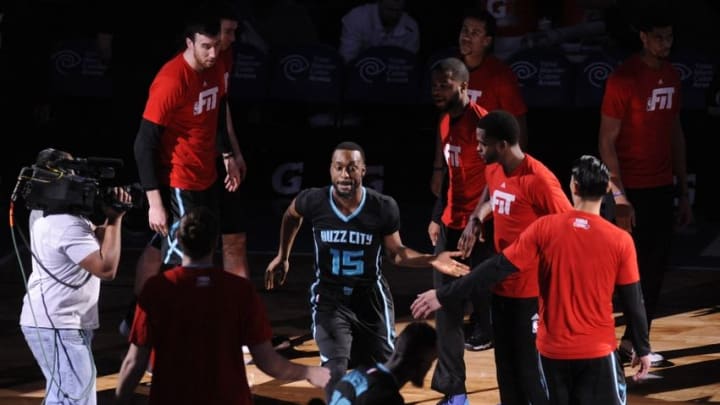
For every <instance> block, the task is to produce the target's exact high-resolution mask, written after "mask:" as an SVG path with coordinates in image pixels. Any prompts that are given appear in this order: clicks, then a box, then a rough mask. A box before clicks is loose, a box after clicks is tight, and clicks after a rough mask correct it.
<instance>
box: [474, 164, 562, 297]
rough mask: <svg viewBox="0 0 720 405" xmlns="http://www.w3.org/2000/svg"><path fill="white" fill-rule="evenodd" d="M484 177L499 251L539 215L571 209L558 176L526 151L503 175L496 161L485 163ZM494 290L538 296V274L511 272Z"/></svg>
mask: <svg viewBox="0 0 720 405" xmlns="http://www.w3.org/2000/svg"><path fill="white" fill-rule="evenodd" d="M485 180H486V181H487V184H488V193H489V194H488V196H489V198H490V201H491V203H492V207H493V231H494V233H495V249H496V251H498V252H500V251H502V250H503V249H505V248H506V247H507V246H508V245H510V244H511V243H512V242H514V241H515V240H516V239H517V238H518V236H519V235H520V233H521V232H522V231H523V230H525V228H527V227H528V226H529V225H530V224H531V223H533V222H534V221H535V220H536V219H538V218H540V217H541V216H544V215H548V214H555V213H558V212H565V211H569V210H571V209H572V204H570V201H569V200H568V198H567V196H566V195H565V192H564V191H563V189H562V186H561V185H560V182H559V181H558V179H557V177H555V175H554V174H553V173H552V171H550V169H548V168H547V167H546V166H545V165H543V164H542V163H541V162H540V161H538V160H537V159H535V158H533V157H532V156H530V155H528V154H527V153H526V154H525V159H523V161H522V163H520V165H519V166H518V167H516V168H515V170H514V171H513V172H512V173H510V174H509V175H505V171H504V170H503V167H502V166H501V165H500V164H499V163H493V164H490V165H488V166H487V168H486V169H485ZM493 292H494V293H495V294H497V295H502V296H504V297H512V298H529V297H537V296H538V285H537V277H536V276H535V274H534V273H532V272H518V273H514V274H512V275H511V276H509V277H507V278H506V279H504V280H503V281H502V282H500V283H497V284H496V285H495V287H494V288H493Z"/></svg>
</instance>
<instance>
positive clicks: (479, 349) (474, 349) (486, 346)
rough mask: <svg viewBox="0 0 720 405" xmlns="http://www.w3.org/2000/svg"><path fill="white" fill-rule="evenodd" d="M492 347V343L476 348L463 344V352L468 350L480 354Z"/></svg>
mask: <svg viewBox="0 0 720 405" xmlns="http://www.w3.org/2000/svg"><path fill="white" fill-rule="evenodd" d="M492 347H493V344H492V343H485V344H482V345H477V346H475V345H471V344H468V343H465V350H469V351H471V352H480V351H483V350H488V349H492Z"/></svg>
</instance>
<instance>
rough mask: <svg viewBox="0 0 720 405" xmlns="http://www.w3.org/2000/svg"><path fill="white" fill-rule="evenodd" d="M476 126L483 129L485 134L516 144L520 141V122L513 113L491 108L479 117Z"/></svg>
mask: <svg viewBox="0 0 720 405" xmlns="http://www.w3.org/2000/svg"><path fill="white" fill-rule="evenodd" d="M477 127H478V128H480V129H483V130H485V136H486V137H488V138H492V139H496V140H498V141H505V142H507V143H508V144H510V145H516V144H517V143H518V142H519V141H520V124H519V123H518V121H517V118H515V116H514V115H512V114H510V113H509V112H507V111H505V110H493V111H490V112H489V113H488V114H487V115H486V116H484V117H482V118H480V120H479V121H478V123H477Z"/></svg>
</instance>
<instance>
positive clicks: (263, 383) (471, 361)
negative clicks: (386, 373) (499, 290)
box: [0, 256, 720, 405]
mask: <svg viewBox="0 0 720 405" xmlns="http://www.w3.org/2000/svg"><path fill="white" fill-rule="evenodd" d="M127 260H130V261H131V262H132V260H133V259H132V258H130V259H127ZM308 260H309V258H299V259H296V263H295V264H294V265H293V268H292V269H291V272H290V274H289V278H288V282H287V283H286V285H285V286H283V287H282V288H281V289H280V290H277V291H273V292H264V291H263V292H262V295H263V298H264V300H265V303H266V305H267V308H268V311H269V314H270V317H271V321H272V323H273V328H274V331H275V333H278V334H285V335H288V336H290V337H291V338H292V339H291V341H292V343H293V346H292V347H291V348H290V349H288V350H286V351H283V354H285V355H286V356H287V357H289V358H292V359H293V361H297V362H301V363H304V364H313V365H314V364H318V363H319V357H318V352H317V347H316V346H315V344H314V341H313V340H312V339H311V337H310V336H309V334H308V333H309V322H310V318H309V316H308V305H307V300H306V298H307V287H308V286H309V283H310V280H311V278H312V270H311V267H310V266H309V262H308ZM255 261H257V263H255V264H254V266H253V269H254V270H253V281H255V282H256V284H257V286H258V290H259V291H262V271H261V270H260V271H259V270H258V269H264V266H265V264H266V263H267V261H269V257H268V256H263V257H259V258H255V259H253V262H255ZM386 275H387V277H388V280H389V282H390V285H391V288H392V290H393V294H394V296H395V306H396V313H397V328H398V332H399V331H400V330H401V329H402V328H404V326H405V325H406V324H407V323H408V322H409V321H411V319H410V316H409V306H410V302H412V300H413V298H414V296H415V294H417V293H418V292H421V291H424V290H426V289H428V288H431V278H432V276H431V274H430V270H429V269H427V270H425V269H423V270H412V269H392V270H389V271H387V272H386ZM131 285H132V271H125V272H124V273H121V275H120V276H119V277H118V279H116V280H115V281H113V282H111V283H107V284H105V285H103V290H102V293H101V322H102V326H101V329H100V330H98V333H97V335H96V338H95V341H94V344H93V345H94V346H93V351H94V353H95V359H96V364H97V368H98V384H97V386H98V403H99V404H111V403H112V402H113V401H112V393H113V391H114V389H115V386H116V382H117V371H118V370H119V366H120V361H121V359H122V357H123V355H124V351H125V350H126V347H127V345H126V344H125V342H124V339H123V338H122V337H121V336H120V335H119V334H118V332H117V325H118V322H119V319H120V318H121V317H122V315H123V314H124V311H125V308H126V307H127V302H128V298H127V297H128V293H129V292H128V291H130V289H131ZM718 291H720V271H717V270H689V269H685V270H675V271H672V272H670V273H668V276H667V279H666V284H665V288H664V290H663V296H662V299H661V305H662V308H661V314H660V317H659V318H657V319H656V320H655V322H654V323H653V328H652V329H653V330H652V336H651V343H652V345H653V350H654V351H657V352H661V353H662V354H663V355H664V356H665V357H666V359H667V361H666V364H664V365H663V366H661V367H657V368H653V369H652V370H651V372H652V378H650V379H648V380H647V381H644V382H643V383H641V384H632V383H631V384H629V388H628V392H629V401H628V403H629V404H633V405H646V404H690V403H692V404H697V403H720V298H718V297H719V296H720V294H718ZM0 292H2V293H3V295H4V296H5V297H9V299H12V302H14V303H18V306H17V308H15V307H13V308H12V309H10V311H15V310H17V311H16V312H18V313H19V305H20V304H19V302H20V299H21V297H22V293H23V291H22V290H19V289H17V288H9V287H8V283H4V284H3V286H0ZM3 301H5V302H8V301H6V300H5V299H4V300H3ZM6 315H7V314H6ZM5 320H7V317H6V318H5ZM621 323H622V319H621V318H619V325H620V326H618V328H617V333H618V336H619V335H620V334H621V333H622V330H623V326H622V325H621ZM6 324H7V326H8V327H7V328H5V331H4V332H3V334H2V335H0V351H1V352H2V353H3V354H2V361H0V404H4V405H19V404H40V403H41V402H42V396H43V384H44V383H43V380H42V375H41V374H40V371H39V369H38V368H37V365H35V364H34V360H33V359H32V356H31V355H30V352H29V350H28V349H27V346H26V345H25V342H24V340H23V338H22V336H21V335H20V334H19V329H17V327H16V326H15V325H13V324H11V323H10V322H7V323H6ZM248 360H250V358H249V357H248ZM465 361H466V365H467V374H468V379H467V388H468V393H469V397H470V403H471V404H474V405H475V404H490V405H495V404H498V403H499V397H498V390H497V383H496V380H495V371H494V361H493V351H492V349H491V350H486V351H482V352H468V351H466V352H465ZM431 373H432V371H431ZM431 373H429V374H428V376H427V378H426V382H425V386H424V388H415V387H412V386H410V385H409V384H408V385H406V386H405V387H404V388H403V390H402V394H403V395H404V397H405V400H406V402H407V403H411V404H435V403H437V401H438V400H440V398H441V395H440V394H439V393H437V392H435V391H433V390H431V389H430V388H429V385H430V382H429V381H430V375H431ZM626 373H627V375H631V374H632V373H633V371H632V370H630V369H629V368H626ZM248 376H249V380H250V383H251V384H252V390H253V393H254V395H255V401H256V403H257V404H307V402H308V401H309V400H310V399H312V398H316V397H317V398H322V396H323V393H322V391H321V390H319V389H316V388H313V387H312V386H310V385H309V384H308V383H306V382H304V381H301V382H285V381H276V380H274V379H271V378H269V377H268V376H266V375H265V374H263V373H262V372H261V371H259V370H258V369H257V368H256V367H255V366H254V365H253V364H249V365H248ZM148 381H149V376H147V375H146V377H145V378H144V380H143V382H144V384H142V385H141V386H140V387H138V389H137V395H136V403H138V404H143V403H146V401H147V393H148V392H149V388H148V386H147V384H146V383H147V382H148Z"/></svg>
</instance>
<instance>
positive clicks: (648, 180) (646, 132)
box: [602, 55, 680, 188]
mask: <svg viewBox="0 0 720 405" xmlns="http://www.w3.org/2000/svg"><path fill="white" fill-rule="evenodd" d="M679 111H680V75H679V74H678V72H677V71H676V70H675V68H673V67H672V65H671V64H670V63H668V62H664V63H663V64H662V67H661V68H660V69H659V70H655V69H651V68H650V67H648V66H647V65H646V64H645V63H644V62H643V61H642V60H641V59H640V56H638V55H635V56H631V57H630V58H628V59H627V60H626V61H625V62H623V64H622V65H620V66H618V67H617V68H616V69H615V71H614V72H613V73H612V75H611V76H610V77H609V78H608V80H607V83H606V85H605V95H604V97H603V102H602V113H603V114H604V115H607V116H608V117H611V118H615V119H619V120H621V121H622V123H621V127H620V133H619V134H618V137H617V141H616V142H615V148H616V150H617V155H618V160H619V161H620V176H621V178H622V182H623V185H624V186H625V187H628V188H649V187H660V186H667V185H670V184H672V183H673V173H672V129H673V123H674V122H675V120H676V119H677V117H678V114H679Z"/></svg>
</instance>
